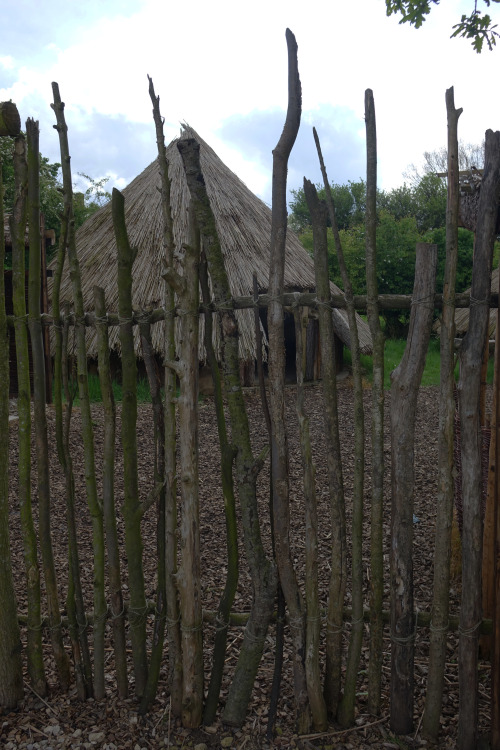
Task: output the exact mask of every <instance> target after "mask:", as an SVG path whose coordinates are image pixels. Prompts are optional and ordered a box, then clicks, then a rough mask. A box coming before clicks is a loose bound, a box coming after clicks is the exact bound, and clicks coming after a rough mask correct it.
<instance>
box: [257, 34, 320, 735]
mask: <svg viewBox="0 0 500 750" xmlns="http://www.w3.org/2000/svg"><path fill="white" fill-rule="evenodd" d="M286 41H287V46H288V110H287V116H286V120H285V125H284V127H283V132H282V134H281V137H280V139H279V141H278V143H277V145H276V147H275V149H274V151H273V190H272V218H271V248H270V268H269V294H270V301H269V307H268V311H267V324H268V333H269V353H268V371H269V381H268V382H269V411H270V414H271V425H272V429H271V446H272V447H271V454H272V458H271V475H272V482H273V518H274V544H275V554H276V563H277V565H278V571H279V577H280V583H281V587H282V589H283V594H284V596H285V601H286V605H287V608H288V611H289V617H290V635H291V638H292V643H293V649H294V652H293V682H294V694H295V710H296V720H297V731H298V732H299V734H300V733H302V734H303V733H305V732H307V731H308V730H309V727H310V722H311V715H310V707H309V699H308V694H307V683H306V673H305V642H306V623H305V605H304V601H303V598H302V594H301V592H300V589H299V586H298V582H297V577H296V574H295V569H294V565H293V560H292V556H291V552H290V539H289V534H290V517H289V494H290V488H289V481H288V475H289V472H288V444H287V435H286V430H285V346H284V309H283V303H282V301H281V295H282V294H283V283H284V282H283V279H284V273H285V245H286V228H287V208H286V177H287V168H288V158H289V156H290V153H291V150H292V148H293V144H294V143H295V139H296V137H297V133H298V130H299V126H300V115H301V105H302V91H301V85H300V78H299V71H298V64H297V43H296V40H295V37H294V35H293V34H292V32H291V31H290V29H287V30H286Z"/></svg>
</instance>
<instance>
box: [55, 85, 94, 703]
mask: <svg viewBox="0 0 500 750" xmlns="http://www.w3.org/2000/svg"><path fill="white" fill-rule="evenodd" d="M52 90H53V96H54V103H53V105H52V108H53V110H54V112H55V115H56V120H57V126H56V130H57V132H58V134H59V144H60V150H61V167H62V174H63V189H64V205H65V209H66V211H67V216H68V217H69V232H68V245H67V253H68V261H69V271H70V278H71V285H72V291H73V306H74V312H75V344H76V360H77V378H78V397H79V400H80V413H81V420H82V437H83V457H84V471H85V489H86V494H87V505H88V508H89V513H90V518H91V522H92V551H93V558H94V592H93V599H94V630H93V636H94V637H93V645H94V697H95V698H97V699H100V698H103V697H104V695H105V684H104V630H105V624H106V616H107V606H106V598H105V590H104V525H103V513H102V502H101V500H100V498H99V497H98V494H97V482H96V475H95V456H94V430H93V426H92V415H91V410H90V396H89V386H88V373H87V349H86V344H85V320H84V307H83V293H82V282H81V274H80V264H79V261H78V256H77V253H76V241H75V225H74V222H73V221H72V204H73V187H72V182H71V168H70V155H69V144H68V128H67V125H66V121H65V118H64V103H63V102H62V101H61V97H60V94H59V87H58V85H57V84H56V83H53V84H52Z"/></svg>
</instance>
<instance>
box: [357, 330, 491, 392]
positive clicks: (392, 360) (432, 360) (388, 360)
mask: <svg viewBox="0 0 500 750" xmlns="http://www.w3.org/2000/svg"><path fill="white" fill-rule="evenodd" d="M405 347H406V340H405V339H386V342H385V349H384V388H385V389H386V390H388V389H389V388H390V387H391V372H392V371H393V370H395V369H396V367H397V366H398V365H399V363H400V362H401V360H402V358H403V354H404V351H405ZM345 362H346V364H348V365H350V364H351V353H350V351H349V350H346V351H345ZM361 366H362V368H363V375H364V377H365V378H366V379H367V380H368V381H369V382H370V383H371V382H372V379H373V361H372V358H371V356H366V355H363V354H362V355H361ZM440 367H441V356H440V353H439V339H437V338H431V340H430V341H429V348H428V349H427V357H426V360H425V368H424V373H423V375H422V385H423V386H429V385H439V378H440ZM458 376H459V368H458V364H457V366H456V368H455V380H457V381H458ZM487 382H488V383H489V384H491V383H493V358H492V357H490V360H489V362H488V375H487Z"/></svg>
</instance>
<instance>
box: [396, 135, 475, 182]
mask: <svg viewBox="0 0 500 750" xmlns="http://www.w3.org/2000/svg"><path fill="white" fill-rule="evenodd" d="M458 166H459V169H460V170H461V171H462V170H471V169H472V170H473V169H482V168H483V166H484V140H483V142H482V143H465V142H464V141H459V142H458ZM447 171H448V152H447V150H446V147H445V146H441V148H438V149H436V150H435V151H424V162H423V165H422V168H421V169H419V168H418V167H416V166H415V164H410V165H409V166H408V167H407V168H406V171H405V172H404V173H403V176H404V178H405V179H406V180H408V182H409V183H410V186H411V187H416V186H417V185H418V184H419V182H420V181H421V179H422V178H423V177H424V176H425V175H427V174H431V173H432V174H444V173H445V172H447Z"/></svg>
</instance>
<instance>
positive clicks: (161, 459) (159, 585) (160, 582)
mask: <svg viewBox="0 0 500 750" xmlns="http://www.w3.org/2000/svg"><path fill="white" fill-rule="evenodd" d="M139 330H140V334H141V346H142V357H143V360H144V364H145V366H146V373H147V376H148V382H149V390H150V393H151V402H152V408H153V447H154V465H153V492H152V496H151V498H150V500H149V502H151V503H155V505H156V509H157V521H156V555H157V562H156V609H155V621H154V626H153V645H152V647H151V657H150V660H149V669H148V681H147V683H146V688H145V690H144V694H143V696H142V701H141V706H140V709H139V712H140V713H141V714H145V713H146V711H147V710H148V709H149V707H150V706H151V704H152V703H153V701H154V699H155V697H156V691H157V688H158V679H159V677H160V670H161V667H162V662H163V644H164V640H165V621H166V618H167V599H166V597H167V592H166V585H167V584H166V575H167V572H166V550H165V541H166V539H165V480H164V477H165V424H164V421H163V419H164V413H163V401H162V396H161V378H160V371H159V368H158V366H157V364H156V360H155V354H154V349H153V344H152V340H151V324H150V322H149V321H148V320H147V319H146V315H144V316H142V318H140V320H139Z"/></svg>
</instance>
